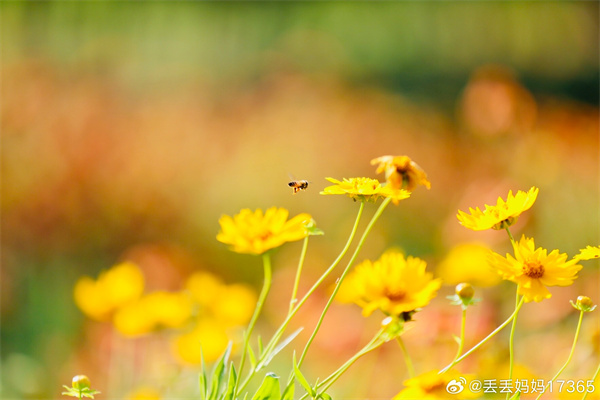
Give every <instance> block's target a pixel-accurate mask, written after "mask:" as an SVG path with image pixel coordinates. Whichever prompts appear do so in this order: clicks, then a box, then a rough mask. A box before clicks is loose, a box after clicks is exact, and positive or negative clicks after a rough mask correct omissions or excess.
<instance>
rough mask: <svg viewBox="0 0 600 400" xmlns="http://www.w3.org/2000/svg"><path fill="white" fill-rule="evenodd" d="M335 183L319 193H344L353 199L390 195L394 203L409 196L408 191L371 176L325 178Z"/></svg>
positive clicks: (369, 198)
mask: <svg viewBox="0 0 600 400" xmlns="http://www.w3.org/2000/svg"><path fill="white" fill-rule="evenodd" d="M325 179H327V180H328V181H329V182H331V183H334V184H335V185H332V186H328V187H326V188H325V189H323V191H322V192H321V194H324V195H327V194H344V195H347V196H348V197H350V198H351V199H353V200H355V201H356V200H360V201H373V202H375V201H377V200H378V199H379V198H380V197H391V198H392V200H393V202H394V204H398V202H399V201H400V200H403V199H407V198H408V197H410V192H408V191H406V190H401V189H394V188H391V187H387V186H382V185H381V183H380V182H379V181H378V180H377V179H371V178H350V179H348V178H344V179H343V180H342V181H338V180H337V179H333V178H325Z"/></svg>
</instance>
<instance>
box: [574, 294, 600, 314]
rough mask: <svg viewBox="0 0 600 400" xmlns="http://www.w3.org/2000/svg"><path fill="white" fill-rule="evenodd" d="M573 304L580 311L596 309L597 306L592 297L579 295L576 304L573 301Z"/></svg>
mask: <svg viewBox="0 0 600 400" xmlns="http://www.w3.org/2000/svg"><path fill="white" fill-rule="evenodd" d="M571 304H572V305H573V307H575V308H576V309H578V310H579V311H584V312H589V311H594V309H595V308H596V305H595V304H594V302H593V301H592V299H590V298H589V297H587V296H579V297H577V301H576V302H575V304H573V301H571Z"/></svg>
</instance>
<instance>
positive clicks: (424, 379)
mask: <svg viewBox="0 0 600 400" xmlns="http://www.w3.org/2000/svg"><path fill="white" fill-rule="evenodd" d="M461 378H462V379H463V380H462V381H461ZM469 380H470V376H469V375H465V374H460V373H458V372H454V371H448V372H445V373H443V374H438V371H429V372H425V373H423V374H421V375H418V376H416V377H414V378H411V379H407V380H405V381H404V382H403V383H404V386H405V389H403V390H402V391H401V392H400V393H398V394H397V395H396V396H394V398H393V400H403V399H406V400H416V399H418V400H436V399H468V398H477V397H479V393H473V392H471V391H470V390H469V388H468V387H467V385H468V381H469ZM452 381H454V382H452ZM451 382H452V383H451ZM461 386H462V387H463V389H462V390H460V387H461ZM453 388H455V390H457V392H455V393H450V392H449V390H450V391H452V389H453Z"/></svg>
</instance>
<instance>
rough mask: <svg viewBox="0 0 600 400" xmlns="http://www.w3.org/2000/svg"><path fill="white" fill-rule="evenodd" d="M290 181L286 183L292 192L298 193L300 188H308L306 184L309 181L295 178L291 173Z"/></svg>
mask: <svg viewBox="0 0 600 400" xmlns="http://www.w3.org/2000/svg"><path fill="white" fill-rule="evenodd" d="M290 179H291V182H290V183H288V186H289V187H291V188H292V189H293V190H294V194H296V193H298V192H299V191H301V190H306V189H308V184H309V183H310V182H309V181H307V180H304V179H302V180H298V179H295V178H294V177H293V176H292V175H290Z"/></svg>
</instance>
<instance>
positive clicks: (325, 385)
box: [300, 329, 385, 400]
mask: <svg viewBox="0 0 600 400" xmlns="http://www.w3.org/2000/svg"><path fill="white" fill-rule="evenodd" d="M382 334H383V329H380V330H379V331H378V332H377V334H375V336H374V337H373V339H371V341H370V342H369V343H367V344H366V345H365V346H364V347H363V348H362V349H361V350H359V351H358V352H357V353H356V354H355V355H353V356H352V357H351V358H350V359H349V360H348V361H346V362H345V363H344V364H343V365H342V366H341V367H339V368H338V369H337V370H335V371H334V372H333V373H332V374H331V375H329V376H328V377H327V378H325V379H324V380H323V381H322V382H320V383H319V384H318V385H317V387H316V390H317V391H318V393H319V394H320V393H323V392H325V391H326V390H327V389H329V388H330V387H331V385H333V384H334V383H335V381H337V380H338V379H339V377H340V376H342V375H343V374H344V372H346V371H347V370H348V368H350V367H351V366H352V365H353V364H354V363H355V362H356V361H357V360H358V359H359V358H361V357H362V356H364V355H365V354H367V353H369V352H371V351H373V350H375V349H377V348H378V347H379V346H381V345H382V344H383V343H385V341H383V340H381V335H382ZM307 396H308V393H306V394H304V395H303V396H302V397H300V400H303V399H305V398H306V397H307ZM317 397H318V396H317Z"/></svg>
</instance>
